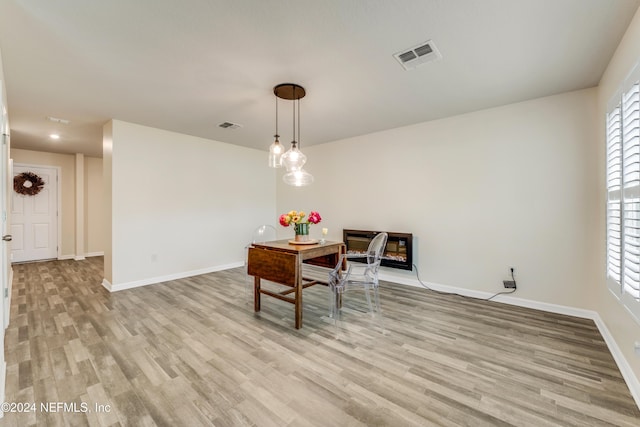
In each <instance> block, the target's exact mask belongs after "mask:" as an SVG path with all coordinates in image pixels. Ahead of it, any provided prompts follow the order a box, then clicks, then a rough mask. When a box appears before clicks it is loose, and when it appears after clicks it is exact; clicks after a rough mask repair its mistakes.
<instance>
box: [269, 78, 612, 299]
mask: <svg viewBox="0 0 640 427" xmlns="http://www.w3.org/2000/svg"><path fill="white" fill-rule="evenodd" d="M595 107H596V91H595V89H589V90H583V91H578V92H572V93H567V94H562V95H557V96H552V97H547V98H541V99H536V100H532V101H528V102H522V103H518V104H513V105H507V106H503V107H499V108H493V109H489V110H484V111H479V112H475V113H471V114H466V115H461V116H456V117H451V118H447V119H442V120H437V121H432V122H427V123H422V124H418V125H414V126H408V127H403V128H399V129H393V130H388V131H384V132H378V133H374V134H369V135H364V136H360V137H356V138H350V139H346V140H341V141H337V142H335V143H329V144H323V145H319V146H313V147H308V148H306V149H305V150H304V151H305V154H307V156H308V162H307V165H308V166H307V169H308V170H309V172H311V173H312V174H313V175H314V176H315V178H316V183H315V184H313V185H312V186H310V187H302V188H292V187H288V186H286V185H284V184H282V183H281V182H279V184H278V194H277V207H278V212H285V211H288V210H290V209H304V210H307V211H308V210H311V209H314V210H318V211H319V212H320V213H321V215H323V217H324V221H323V226H325V227H328V228H329V230H330V231H329V237H330V238H332V239H341V238H342V228H356V229H373V230H386V231H396V232H411V233H413V234H414V239H415V240H414V245H415V256H416V259H415V263H416V264H417V265H418V267H419V271H420V275H421V278H422V280H423V281H428V282H433V283H436V284H441V285H446V286H452V287H459V288H464V289H469V290H474V291H485V292H497V291H500V290H503V287H502V280H503V279H506V278H507V274H508V268H509V267H510V266H513V267H514V268H515V272H516V279H517V283H518V291H517V294H516V295H517V296H518V297H520V298H524V299H528V300H533V301H539V302H544V303H550V304H559V305H564V306H570V307H579V308H586V307H587V301H586V299H587V298H586V297H585V291H586V290H587V289H589V287H588V285H587V284H588V283H589V282H591V281H593V280H594V277H595V273H597V272H598V270H597V269H596V268H595V266H593V265H592V264H591V263H590V261H591V257H590V252H589V251H590V245H592V243H593V239H592V235H593V231H594V230H593V227H592V225H593V218H592V217H593V214H592V213H593V212H598V211H600V210H602V209H603V208H602V206H601V205H599V204H598V202H599V200H598V198H597V194H596V192H595V191H594V188H596V184H597V182H598V181H597V176H595V175H594V174H593V172H592V170H593V167H594V164H595V162H596V161H597V160H596V158H597V153H596V148H597V146H596V137H595V135H594V127H593V123H594V120H595V119H596V115H595V112H596V108H595ZM319 228H320V227H316V228H315V229H314V230H312V233H316V236H317V233H319ZM280 232H281V233H286V231H284V230H281V231H280ZM386 273H387V275H389V274H391V275H396V276H398V277H401V278H408V277H409V275H414V274H415V272H414V273H408V272H407V273H405V272H402V271H399V270H387V271H386Z"/></svg>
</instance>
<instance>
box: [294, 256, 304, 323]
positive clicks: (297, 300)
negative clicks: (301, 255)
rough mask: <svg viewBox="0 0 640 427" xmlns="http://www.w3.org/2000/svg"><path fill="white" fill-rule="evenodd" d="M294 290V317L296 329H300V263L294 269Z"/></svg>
mask: <svg viewBox="0 0 640 427" xmlns="http://www.w3.org/2000/svg"><path fill="white" fill-rule="evenodd" d="M296 270H297V271H296V290H295V311H296V313H295V316H296V329H300V328H302V263H301V262H300V263H299V264H298V268H297V269H296Z"/></svg>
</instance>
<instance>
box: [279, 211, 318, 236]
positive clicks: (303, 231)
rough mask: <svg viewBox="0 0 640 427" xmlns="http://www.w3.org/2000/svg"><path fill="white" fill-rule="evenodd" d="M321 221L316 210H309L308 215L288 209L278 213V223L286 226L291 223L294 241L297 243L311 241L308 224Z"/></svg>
mask: <svg viewBox="0 0 640 427" xmlns="http://www.w3.org/2000/svg"><path fill="white" fill-rule="evenodd" d="M320 221H322V218H321V217H320V214H319V213H318V212H316V211H311V213H310V214H309V216H308V217H307V214H305V213H304V212H302V211H300V212H297V211H290V212H287V213H284V214H282V215H280V225H282V226H283V227H288V226H290V225H291V224H293V228H294V230H295V232H296V238H295V241H296V242H299V243H304V242H311V241H312V240H310V239H309V225H310V224H317V223H319V222H320Z"/></svg>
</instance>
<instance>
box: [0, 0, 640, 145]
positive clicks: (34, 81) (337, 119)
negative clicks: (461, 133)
mask: <svg viewBox="0 0 640 427" xmlns="http://www.w3.org/2000/svg"><path fill="white" fill-rule="evenodd" d="M639 5H640V0H519V1H514V0H459V1H451V0H395V1H392V0H386V1H374V0H369V1H367V0H324V1H317V0H236V1H233V2H231V1H224V0H182V1H179V2H177V1H174V0H135V1H131V0H108V1H87V0H57V1H50V0H32V1H28V2H27V1H20V0H0V50H1V54H2V62H3V68H4V75H5V80H6V82H5V84H6V89H7V96H8V105H9V120H10V127H11V143H12V146H13V147H16V148H25V149H34V150H42V151H51V152H60V153H76V152H78V153H84V154H85V155H89V156H101V155H102V126H103V124H104V123H105V122H107V121H108V120H110V119H112V118H113V119H118V120H124V121H127V122H132V123H139V124H142V125H146V126H152V127H156V128H161V129H167V130H171V131H175V132H180V133H184V134H188V135H195V136H200V137H203V138H208V139H213V140H218V141H223V142H228V143H231V144H238V145H242V146H246V147H252V148H257V149H262V150H267V149H268V146H269V145H270V144H271V142H272V141H273V137H272V135H273V134H274V132H275V102H276V101H275V99H276V98H275V96H274V95H273V87H274V86H275V85H276V84H279V83H284V82H293V83H298V84H300V85H302V86H304V87H305V89H306V91H307V96H306V97H305V98H303V99H302V101H301V125H302V126H301V147H302V148H303V149H304V147H305V146H309V145H313V144H320V143H324V142H329V141H335V140H339V139H342V138H347V137H351V136H356V135H362V134H367V133H371V132H375V131H379V130H384V129H390V128H395V127H399V126H405V125H409V124H413V123H419V122H423V121H427V120H433V119H437V118H442V117H447V116H451V115H456V114H461V113H465V112H470V111H476V110H479V109H484V108H489V107H493V106H498V105H504V104H509V103H513V102H518V101H523V100H527V99H532V98H537V97H542V96H546V95H552V94H555V93H561V92H566V91H571V90H576V89H582V88H587V87H593V86H595V85H597V84H598V81H599V79H600V77H601V75H602V73H603V71H604V70H605V68H606V65H607V63H608V62H609V60H610V58H611V56H612V55H613V53H614V51H615V48H616V47H617V45H618V43H619V41H620V39H621V37H622V35H623V34H624V32H625V30H626V28H627V27H628V25H629V23H630V21H631V19H632V17H633V15H634V13H635V11H636V9H637V8H638V6H639ZM427 40H432V41H433V42H434V43H435V46H436V47H437V48H438V49H439V51H440V53H441V54H442V59H440V60H439V61H435V62H430V63H427V64H424V65H422V66H420V67H418V68H416V69H413V70H410V71H405V70H404V69H403V67H401V65H400V64H399V63H398V62H397V61H396V60H395V58H394V57H393V54H395V53H398V52H401V51H404V50H407V49H409V48H412V47H414V46H416V45H418V44H420V43H421V42H425V41H427ZM291 104H292V103H291V102H290V101H280V104H279V108H280V129H279V133H280V135H282V137H281V138H280V140H281V141H283V142H285V143H288V142H289V141H291V126H292V120H291V114H292V112H291V111H292V110H291ZM47 117H56V118H62V119H65V120H69V121H70V123H69V124H66V125H65V124H60V123H54V122H51V121H49V120H47ZM225 121H229V122H233V123H238V124H240V125H242V126H241V127H240V128H238V129H234V130H231V129H222V128H219V127H218V124H219V123H221V122H225ZM52 132H56V133H59V134H60V135H61V138H60V140H58V141H52V140H51V139H50V138H49V137H48V135H49V134H50V133H52Z"/></svg>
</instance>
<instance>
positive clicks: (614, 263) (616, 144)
mask: <svg viewBox="0 0 640 427" xmlns="http://www.w3.org/2000/svg"><path fill="white" fill-rule="evenodd" d="M620 132H621V126H620V106H617V107H615V108H614V109H613V111H611V112H610V113H609V114H607V276H608V277H609V278H610V279H612V280H614V281H615V283H617V284H620V283H621V282H620V272H621V269H622V258H621V253H622V238H621V237H622V236H621V231H622V228H621V224H622V214H621V206H622V205H621V203H622V198H621V194H622V192H621V190H622V138H621V135H620Z"/></svg>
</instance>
